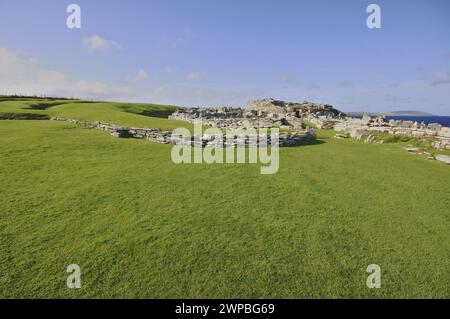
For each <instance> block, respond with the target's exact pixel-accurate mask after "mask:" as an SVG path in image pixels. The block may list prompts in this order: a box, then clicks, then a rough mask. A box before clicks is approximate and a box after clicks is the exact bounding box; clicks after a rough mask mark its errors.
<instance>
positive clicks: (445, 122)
mask: <svg viewBox="0 0 450 319" xmlns="http://www.w3.org/2000/svg"><path fill="white" fill-rule="evenodd" d="M354 117H358V118H360V116H354ZM386 120H387V121H389V120H401V121H413V122H417V123H422V122H424V123H425V124H430V123H438V124H441V125H442V126H446V127H450V116H386Z"/></svg>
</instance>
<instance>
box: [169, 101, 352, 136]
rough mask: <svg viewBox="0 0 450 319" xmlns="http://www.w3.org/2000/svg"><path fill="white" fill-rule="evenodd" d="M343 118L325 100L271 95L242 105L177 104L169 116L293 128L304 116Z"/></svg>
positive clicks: (224, 124)
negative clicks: (290, 99) (286, 99)
mask: <svg viewBox="0 0 450 319" xmlns="http://www.w3.org/2000/svg"><path fill="white" fill-rule="evenodd" d="M308 117H314V118H316V117H324V118H330V119H333V118H344V117H345V114H344V113H342V112H340V111H338V110H336V109H335V108H333V107H332V106H331V105H328V104H317V103H311V102H303V103H293V102H284V101H279V100H274V99H262V100H253V101H250V102H249V103H248V105H247V107H246V108H245V109H241V108H226V107H220V108H198V107H193V108H179V109H178V110H177V111H176V112H174V113H173V114H172V115H170V116H169V119H173V120H182V121H188V122H191V123H199V122H202V123H203V124H204V125H209V126H212V127H220V128H231V129H241V128H246V129H251V128H256V129H258V128H273V127H279V128H281V129H285V128H293V129H296V130H299V131H302V130H304V125H303V124H304V123H303V118H308Z"/></svg>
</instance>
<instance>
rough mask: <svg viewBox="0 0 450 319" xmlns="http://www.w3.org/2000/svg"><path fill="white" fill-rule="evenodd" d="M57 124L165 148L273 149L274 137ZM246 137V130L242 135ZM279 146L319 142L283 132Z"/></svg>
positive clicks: (311, 133) (309, 134)
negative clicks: (272, 138) (96, 130)
mask: <svg viewBox="0 0 450 319" xmlns="http://www.w3.org/2000/svg"><path fill="white" fill-rule="evenodd" d="M51 120H53V121H68V122H70V123H73V124H76V125H79V126H82V127H86V128H95V129H100V130H103V131H107V132H109V133H110V134H111V135H112V136H114V137H118V138H138V139H143V140H146V141H151V142H155V143H161V144H183V145H186V146H193V147H200V146H201V147H217V146H225V147H235V146H242V145H245V146H249V147H251V146H259V145H261V144H262V146H266V145H268V146H270V145H272V142H273V141H272V140H271V135H270V134H267V135H260V136H257V138H256V136H251V135H248V136H247V135H240V134H237V133H236V134H235V135H234V137H233V139H230V140H228V139H227V136H226V135H225V134H224V135H223V136H222V139H219V138H217V137H216V136H214V135H211V134H204V135H203V136H201V137H200V136H189V137H181V136H175V135H172V132H171V131H161V130H159V129H156V128H128V127H122V126H117V125H114V124H111V123H106V122H100V121H96V122H89V121H82V120H74V119H66V118H51ZM242 132H244V133H245V130H244V131H242ZM277 137H278V145H279V146H294V145H298V144H300V143H302V142H307V141H310V140H313V139H315V131H314V130H312V129H308V130H305V131H303V132H295V133H290V132H282V133H279V134H278V135H277Z"/></svg>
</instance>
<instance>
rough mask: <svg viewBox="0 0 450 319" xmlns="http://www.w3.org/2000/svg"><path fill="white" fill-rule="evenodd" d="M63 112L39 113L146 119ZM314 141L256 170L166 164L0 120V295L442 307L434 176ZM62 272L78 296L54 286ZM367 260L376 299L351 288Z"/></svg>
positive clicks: (411, 161) (65, 126)
mask: <svg viewBox="0 0 450 319" xmlns="http://www.w3.org/2000/svg"><path fill="white" fill-rule="evenodd" d="M76 106H77V107H79V109H78V111H77V110H76ZM76 106H75V105H73V104H64V105H61V106H54V107H52V108H50V109H48V110H46V112H48V111H49V110H51V111H52V112H61V113H64V114H69V115H70V116H72V115H73V116H79V117H80V118H85V119H94V117H95V116H97V114H101V115H102V116H111V118H102V119H104V120H111V121H112V122H115V121H116V120H123V121H124V122H122V123H120V124H126V123H135V124H134V125H139V124H140V125H142V126H152V125H150V124H149V125H146V123H161V122H157V121H159V120H161V119H154V118H147V117H143V116H140V115H135V114H126V113H124V115H119V114H118V113H115V112H116V109H114V108H113V109H114V111H113V110H111V111H108V112H111V113H109V115H108V114H106V113H105V112H104V110H105V109H106V108H107V106H105V105H104V104H101V103H99V104H97V103H96V104H90V105H87V104H83V103H80V104H77V105H76ZM90 107H93V109H90ZM104 108H105V109H104ZM78 112H79V113H78ZM69 115H66V116H69ZM122 116H123V117H122ZM141 121H142V122H141ZM147 121H148V122H147ZM125 122H126V123H125ZM165 123H169V122H165ZM127 125H129V124H127ZM167 125H169V124H167ZM170 125H171V124H170ZM320 134H321V140H322V142H323V143H317V144H315V145H307V146H300V147H292V148H283V149H281V150H280V170H279V172H278V174H276V175H261V174H260V172H259V165H254V164H221V165H206V164H184V165H183V164H182V165H175V164H173V163H172V161H171V159H170V151H171V147H170V146H169V145H160V144H155V143H150V142H145V141H141V140H134V139H114V138H112V137H110V136H109V135H108V134H107V133H105V132H101V131H97V130H88V129H82V128H79V127H76V126H74V125H72V124H70V123H66V122H50V121H0V145H1V147H0V156H1V159H2V160H1V161H0V176H1V179H0V192H1V209H0V251H1V254H0V274H1V275H0V296H1V297H49V298H53V297H158V298H169V297H170V298H175V297H184V298H186V297H192V298H197V297H215V298H217V297H332V298H334V297H439V298H448V297H450V294H449V291H450V289H449V282H450V265H449V260H450V258H449V247H450V231H449V230H450V212H449V207H450V196H449V191H448V190H449V186H448V185H449V182H450V169H449V167H448V166H445V165H443V164H441V163H438V162H430V161H428V160H426V159H425V157H423V156H418V155H411V154H408V153H406V152H405V151H404V150H403V149H401V147H400V146H401V144H384V145H374V144H363V143H358V142H355V141H353V140H335V139H333V138H330V134H331V133H328V132H321V133H320ZM72 263H76V264H79V265H80V266H81V272H82V288H81V289H68V288H66V278H67V275H68V274H67V273H66V272H65V270H66V267H67V266H68V265H69V264H72ZM372 263H376V264H379V265H380V266H381V269H382V288H381V289H368V288H367V287H366V283H365V282H366V278H367V275H368V274H367V273H366V267H367V265H369V264H372Z"/></svg>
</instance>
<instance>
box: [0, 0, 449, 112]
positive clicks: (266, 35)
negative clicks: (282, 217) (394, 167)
mask: <svg viewBox="0 0 450 319" xmlns="http://www.w3.org/2000/svg"><path fill="white" fill-rule="evenodd" d="M71 3H74V4H78V5H79V6H80V8H81V28H79V29H69V28H68V27H67V25H66V20H67V17H68V16H69V13H67V12H66V8H67V6H68V5H69V4H71ZM371 3H375V4H378V5H379V7H380V8H381V28H379V29H369V28H368V27H367V24H366V20H367V18H368V16H369V15H370V13H367V12H366V8H367V6H368V5H369V4H371ZM5 93H7V94H12V93H19V94H38V95H47V96H50V95H51V96H66V97H78V98H89V99H97V100H112V101H129V102H150V103H162V104H172V105H180V106H201V107H207V106H245V104H246V103H247V101H248V100H250V99H258V98H269V97H272V98H276V99H281V100H285V101H294V102H295V101H299V102H301V101H303V100H311V101H313V102H320V103H329V104H332V105H334V106H335V107H336V108H338V109H341V110H344V111H362V112H384V111H398V110H421V111H427V112H430V113H433V114H438V115H450V1H447V0H396V1H392V0H391V1H389V0H383V1H381V0H371V1H362V0H329V1H326V0H305V1H301V0H292V1H290V0H189V1H187V0H161V1H158V0H147V1H144V0H141V1H139V0H128V1H115V0H96V1H84V0H71V1H64V0H40V1H33V0H31V1H30V0H26V1H24V0H0V94H5Z"/></svg>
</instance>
